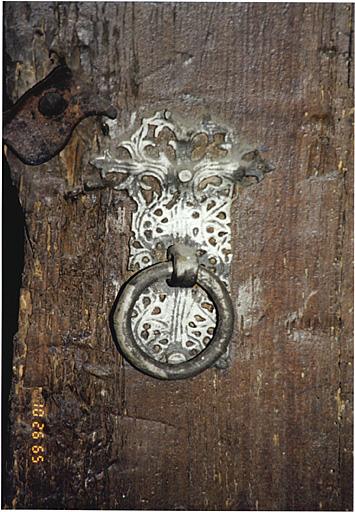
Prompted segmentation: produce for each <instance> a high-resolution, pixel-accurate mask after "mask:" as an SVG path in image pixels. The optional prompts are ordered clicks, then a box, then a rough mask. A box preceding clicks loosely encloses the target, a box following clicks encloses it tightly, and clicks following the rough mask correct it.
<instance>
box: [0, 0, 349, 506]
mask: <svg viewBox="0 0 355 512" xmlns="http://www.w3.org/2000/svg"><path fill="white" fill-rule="evenodd" d="M351 10H352V6H351V4H276V3H275V4H248V3H244V4H237V3H228V4H222V3H220V4H214V3H206V4H204V3H179V4H178V3H176V4H175V3H150V4H148V3H137V4H129V3H126V4H124V3H115V2H113V3H105V2H102V3H96V2H93V3H92V2H83V3H62V2H59V3H57V2H38V3H36V2H33V3H31V2H18V3H16V2H7V3H5V44H6V71H7V81H6V88H7V92H8V94H9V96H10V97H11V98H12V99H13V100H16V99H17V98H18V97H19V96H20V95H21V94H23V93H24V92H25V91H26V90H27V89H28V88H30V87H31V86H32V85H34V84H35V83H36V82H37V81H39V80H40V79H42V78H44V77H45V76H46V75H47V74H48V72H49V71H50V70H51V69H52V68H53V67H54V66H55V65H56V63H58V62H59V61H60V59H62V58H65V60H66V62H67V64H68V65H69V66H70V67H71V68H72V69H73V70H75V71H78V72H80V73H81V75H82V76H83V78H84V79H86V80H87V81H88V82H91V83H92V85H93V93H94V92H95V89H96V91H97V92H98V93H99V94H106V95H108V96H109V97H111V98H112V102H113V104H114V105H115V106H117V108H118V109H119V123H118V126H119V131H120V133H121V132H123V131H125V130H127V128H128V127H129V126H130V123H132V116H133V115H135V119H136V120H139V119H140V118H141V117H142V116H143V115H146V114H153V113H154V112H155V111H157V110H161V109H164V108H167V109H169V110H171V111H174V112H177V113H179V114H180V115H181V116H182V117H185V118H186V119H190V118H191V119H197V120H198V119H200V118H201V117H202V115H203V114H205V113H209V114H211V115H212V117H215V118H217V119H221V120H222V121H223V122H225V123H226V124H229V125H230V126H232V127H233V128H234V130H235V131H236V133H239V134H240V135H242V136H243V137H244V138H245V140H247V141H248V142H250V143H256V144H259V145H260V146H264V147H266V148H268V152H267V153H266V154H265V155H266V156H267V158H268V159H269V160H271V161H272V162H273V163H274V164H275V166H276V170H275V171H274V172H272V173H271V174H269V175H268V176H267V177H266V178H265V180H264V181H263V182H262V183H261V184H260V185H257V186H252V187H249V188H247V189H243V190H239V191H238V192H237V199H236V200H235V203H234V209H233V219H232V220H233V233H234V240H233V244H234V256H233V258H234V260H233V272H232V276H231V283H232V288H233V302H234V306H235V309H236V313H237V318H236V323H235V335H234V338H233V342H232V343H233V349H232V364H231V366H230V368H229V369H228V370H227V371H216V370H208V371H206V372H204V373H203V374H202V375H200V376H199V377H196V378H194V379H191V380H186V381H181V382H161V381H157V380H154V379H152V378H150V377H147V376H144V375H142V374H141V373H139V372H138V371H136V370H135V369H133V368H131V367H130V366H129V365H128V364H126V363H123V362H122V359H121V357H120V355H119V354H118V352H117V350H116V348H115V345H114V342H113V340H112V335H111V332H110V329H109V326H108V316H109V312H110V310H111V308H112V305H113V303H114V300H115V297H116V294H117V290H118V287H119V286H120V285H121V284H122V283H123V282H124V280H125V279H126V277H127V271H126V266H127V258H128V246H127V242H128V239H129V235H130V213H131V211H132V208H133V205H132V203H131V202H130V201H129V200H128V199H127V197H126V195H125V194H124V193H121V192H113V191H109V190H103V191H99V192H92V193H90V194H87V195H84V196H80V197H79V198H78V199H76V200H68V199H66V198H65V193H66V192H67V191H70V190H72V189H73V188H75V187H76V186H80V185H81V184H82V182H83V180H84V179H86V178H88V177H90V176H94V175H95V170H94V169H93V168H92V167H91V166H90V164H89V160H90V158H91V157H92V156H93V155H95V154H98V153H99V152H100V151H101V150H102V148H103V147H105V145H106V146H107V145H108V144H109V143H110V142H109V140H108V139H107V137H104V135H103V134H102V130H101V126H100V121H99V120H95V119H92V118H91V119H87V120H85V121H84V122H83V123H82V124H81V125H80V126H79V127H78V128H77V129H76V131H75V133H74V135H73V137H72V140H71V142H70V144H68V146H67V147H66V148H65V150H63V151H62V153H60V155H59V156H57V157H55V158H54V159H53V160H52V161H50V162H49V163H47V164H44V165H42V166H40V167H27V166H25V165H23V164H21V163H20V162H19V161H18V160H17V159H16V158H15V157H14V156H13V155H11V154H10V153H9V152H7V156H8V159H9V163H10V167H11V173H12V179H13V181H14V183H15V184H16V186H17V188H18V193H19V198H20V202H21V205H22V207H23V209H24V212H25V221H26V243H25V267H24V273H23V281H22V288H21V294H20V313H19V330H18V333H17V335H16V336H15V339H14V358H13V368H14V374H13V375H14V376H13V383H12V390H11V407H12V412H11V454H12V456H11V457H10V459H9V461H8V476H9V483H8V489H7V497H6V504H7V507H10V508H11V507H14V508H71V509H76V508H86V509H88V508H110V509H174V510H183V509H203V510H351V509H352V376H353V366H352V299H353V295H352V264H351V260H352V233H353V227H352V186H353V178H352V168H353V167H352V115H353V109H352V107H353V104H352V85H353V82H352V80H353V73H352V39H351V37H352V36H351V28H352V12H351ZM135 126H136V125H135ZM111 144H112V142H111ZM118 208H121V209H123V212H124V222H123V223H122V224H119V223H117V211H118ZM3 250H4V251H6V246H4V248H3ZM4 271H5V272H6V269H4ZM38 391H39V392H40V393H41V395H42V397H43V399H44V400H45V402H46V417H45V422H46V432H45V433H46V437H45V442H44V444H45V448H46V453H45V456H46V461H45V463H44V464H42V465H41V467H39V465H34V464H32V463H31V458H30V449H31V442H32V440H31V397H32V396H33V394H34V393H35V392H38Z"/></svg>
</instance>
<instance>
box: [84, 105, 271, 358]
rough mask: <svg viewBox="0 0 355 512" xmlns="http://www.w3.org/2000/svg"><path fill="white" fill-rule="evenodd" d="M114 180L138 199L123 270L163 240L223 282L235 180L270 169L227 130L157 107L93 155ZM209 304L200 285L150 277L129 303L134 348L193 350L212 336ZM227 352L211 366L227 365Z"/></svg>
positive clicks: (160, 252)
mask: <svg viewBox="0 0 355 512" xmlns="http://www.w3.org/2000/svg"><path fill="white" fill-rule="evenodd" d="M93 163H94V165H96V166H97V167H98V168H100V169H101V175H102V177H103V178H104V179H107V177H108V175H109V174H111V173H118V174H119V175H120V176H121V177H122V180H121V181H120V182H119V183H118V184H116V185H115V186H114V188H116V189H117V190H127V191H128V193H129V195H130V196H131V197H132V198H133V199H134V201H135V202H136V204H137V210H136V211H135V212H134V213H133V216H132V237H131V240H130V259H129V269H130V270H132V271H138V270H140V269H143V268H145V267H147V266H149V265H152V264H154V263H157V262H159V261H165V260H166V253H167V249H168V247H169V246H171V245H173V244H175V243H177V242H179V243H183V244H186V245H188V246H191V247H194V248H195V249H196V251H197V254H198V256H199V261H200V264H201V265H203V266H205V267H207V268H208V269H210V270H211V271H212V272H215V273H217V274H218V276H219V277H220V278H221V280H222V281H223V282H224V283H225V284H226V286H227V288H228V289H229V282H228V278H229V275H230V265H231V260H232V251H231V225H230V222H231V219H230V210H231V204H232V197H233V191H234V184H235V183H236V182H238V181H239V182H248V181H250V178H255V179H256V180H257V181H260V180H261V179H262V178H263V176H264V174H265V173H266V172H269V171H270V170H272V166H270V165H269V164H267V163H266V162H265V161H264V160H263V159H262V158H261V156H260V153H259V152H258V150H257V149H255V148H252V147H250V146H249V147H248V146H245V145H242V144H240V143H239V142H238V140H236V139H234V137H233V134H232V133H231V131H230V130H228V129H226V128H225V127H222V126H219V125H217V124H215V123H213V122H211V121H210V120H204V121H202V123H201V125H200V126H199V127H192V128H191V127H187V126H186V125H183V124H182V123H180V122H179V121H178V120H177V119H174V118H173V117H172V115H171V114H170V113H169V112H167V111H165V112H158V113H156V114H155V115H154V116H153V117H151V118H149V119H144V120H143V121H142V124H141V126H140V127H139V129H138V130H137V131H136V132H135V133H133V135H132V136H131V137H130V139H129V140H125V141H122V142H121V143H120V144H119V146H118V149H117V150H116V152H115V155H112V154H111V153H110V152H109V151H106V152H105V153H104V155H103V156H101V157H99V158H96V159H95V160H94V161H93ZM215 324H216V313H215V311H214V307H213V305H212V303H211V302H210V300H209V299H208V297H207V295H206V294H205V292H203V290H202V289H201V288H199V287H197V286H194V287H193V288H187V289H183V288H172V287H169V286H168V285H167V284H166V283H163V282H162V283H157V284H156V285H154V286H152V287H150V288H149V289H147V290H146V293H144V295H142V296H141V297H140V299H139V300H138V301H137V303H136V306H135V308H134V310H133V315H132V328H133V333H134V334H135V337H136V340H137V341H138V343H139V345H140V347H141V348H142V349H143V350H144V351H145V352H146V353H148V354H149V355H150V356H151V357H153V358H154V359H156V360H158V361H161V362H165V363H170V364H177V363H181V362H184V361H187V360H189V359H191V358H193V357H195V356H196V355H197V354H198V353H200V352H201V351H202V350H203V349H204V348H205V347H206V345H207V344H208V343H209V341H210V340H211V338H212V335H213V330H214V327H215ZM227 360H228V354H225V356H223V357H222V358H221V359H220V360H219V361H218V363H217V364H216V366H217V365H218V366H219V367H226V365H227Z"/></svg>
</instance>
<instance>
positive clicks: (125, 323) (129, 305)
mask: <svg viewBox="0 0 355 512" xmlns="http://www.w3.org/2000/svg"><path fill="white" fill-rule="evenodd" d="M172 272H173V264H172V262H167V263H157V264H156V265H152V266H150V267H148V268H145V269H143V270H141V271H140V272H138V273H137V274H135V275H134V276H133V277H132V278H131V279H130V280H129V281H127V283H126V284H125V286H124V288H123V289H122V292H121V294H120V296H119V299H118V303H117V306H116V310H115V313H114V327H115V331H116V335H117V339H118V343H119V345H120V348H121V350H122V352H123V354H124V355H125V357H126V358H127V359H128V361H129V362H130V363H131V364H132V365H133V366H135V367H136V368H138V369H139V370H141V371H143V372H144V373H147V374H148V375H151V376H152V377H157V378H159V379H169V380H172V379H186V378H188V377H193V376H194V375H197V374H198V373H201V372H202V371H204V370H206V369H207V368H209V367H210V366H211V365H213V363H215V362H216V361H217V359H219V357H220V356H221V355H222V354H223V353H224V352H225V351H226V350H227V347H228V343H229V340H230V338H231V335H232V330H233V316H234V315H233V306H232V302H231V298H230V296H229V293H228V291H227V289H226V287H225V285H224V284H223V283H222V281H221V280H220V279H219V278H218V277H217V276H216V275H214V274H213V273H212V272H210V271H209V270H207V269H206V268H203V267H199V269H198V273H197V284H198V285H199V286H200V287H201V288H203V289H204V290H205V291H206V292H207V294H208V295H209V297H210V299H211V300H212V302H213V304H214V306H215V307H216V312H217V325H216V328H215V332H214V334H213V337H212V340H211V341H210V342H209V344H208V345H207V347H206V348H205V349H204V350H202V352H200V353H199V354H198V355H197V356H195V357H194V358H193V359H190V360H188V361H185V362H184V363H179V364H169V363H160V362H159V361H156V360H155V359H153V358H152V357H150V356H149V355H148V354H146V353H145V352H144V351H143V350H142V349H141V348H140V347H139V346H138V344H137V342H136V341H135V339H134V336H133V333H132V326H131V315H132V310H133V307H134V305H135V303H136V301H137V299H138V297H139V296H140V294H141V293H142V292H144V291H145V290H146V288H148V287H149V286H150V285H151V284H153V283H154V282H156V281H158V280H160V279H161V280H162V279H165V280H166V279H169V278H170V277H171V275H172Z"/></svg>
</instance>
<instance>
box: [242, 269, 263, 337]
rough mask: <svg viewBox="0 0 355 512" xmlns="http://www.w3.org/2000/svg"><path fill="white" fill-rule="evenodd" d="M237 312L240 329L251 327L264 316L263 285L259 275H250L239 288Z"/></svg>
mask: <svg viewBox="0 0 355 512" xmlns="http://www.w3.org/2000/svg"><path fill="white" fill-rule="evenodd" d="M236 314H237V319H238V325H239V328H240V329H242V328H243V329H244V330H247V329H250V328H251V327H252V326H253V325H255V324H256V323H257V322H258V320H259V319H260V317H261V316H262V286H261V281H260V278H259V277H255V278H253V277H250V278H249V279H248V281H246V282H245V283H243V284H242V285H240V287H239V289H238V301H237V305H236Z"/></svg>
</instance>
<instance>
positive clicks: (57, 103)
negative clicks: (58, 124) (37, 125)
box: [38, 92, 68, 117]
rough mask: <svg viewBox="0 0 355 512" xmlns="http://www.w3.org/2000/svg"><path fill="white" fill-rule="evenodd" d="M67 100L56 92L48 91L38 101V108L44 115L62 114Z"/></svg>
mask: <svg viewBox="0 0 355 512" xmlns="http://www.w3.org/2000/svg"><path fill="white" fill-rule="evenodd" d="M67 106H68V102H67V101H66V100H65V99H64V98H63V96H62V95H61V94H59V93H58V92H48V93H47V94H45V95H44V96H43V97H42V98H41V99H40V101H39V105H38V110H39V111H40V112H41V114H43V115H44V116H46V117H54V116H58V115H59V114H62V113H63V112H64V110H65V109H66V108H67Z"/></svg>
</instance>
